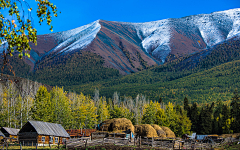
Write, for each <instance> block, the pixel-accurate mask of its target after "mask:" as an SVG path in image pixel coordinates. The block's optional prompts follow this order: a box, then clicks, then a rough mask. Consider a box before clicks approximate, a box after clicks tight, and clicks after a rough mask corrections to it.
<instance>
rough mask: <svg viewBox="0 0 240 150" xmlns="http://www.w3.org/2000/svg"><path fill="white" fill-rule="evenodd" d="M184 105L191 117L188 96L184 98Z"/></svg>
mask: <svg viewBox="0 0 240 150" xmlns="http://www.w3.org/2000/svg"><path fill="white" fill-rule="evenodd" d="M183 103H184V106H183V108H184V110H185V111H186V112H187V116H188V117H189V118H190V114H191V112H190V106H189V104H188V99H187V97H185V98H184V102H183Z"/></svg>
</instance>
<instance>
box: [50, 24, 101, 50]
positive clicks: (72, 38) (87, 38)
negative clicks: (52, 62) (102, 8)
mask: <svg viewBox="0 0 240 150" xmlns="http://www.w3.org/2000/svg"><path fill="white" fill-rule="evenodd" d="M100 29H101V25H100V24H99V21H98V20H97V21H95V22H93V23H90V24H88V25H85V26H82V27H79V28H76V29H73V30H69V31H64V32H58V33H57V34H56V35H54V37H55V38H57V39H58V41H62V42H60V43H59V44H58V46H56V47H55V48H53V49H52V50H51V51H49V52H48V53H52V52H54V53H55V52H57V53H61V52H69V51H72V50H76V49H83V48H84V47H86V46H87V45H88V44H90V43H91V42H92V40H93V39H94V38H95V37H96V35H97V33H98V31H99V30H100Z"/></svg>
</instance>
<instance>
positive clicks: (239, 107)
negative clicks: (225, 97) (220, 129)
mask: <svg viewBox="0 0 240 150" xmlns="http://www.w3.org/2000/svg"><path fill="white" fill-rule="evenodd" d="M230 106H231V118H233V122H232V124H231V129H232V130H233V132H237V133H238V132H240V96H239V95H238V91H237V90H235V91H234V96H233V97H232V102H231V105H230Z"/></svg>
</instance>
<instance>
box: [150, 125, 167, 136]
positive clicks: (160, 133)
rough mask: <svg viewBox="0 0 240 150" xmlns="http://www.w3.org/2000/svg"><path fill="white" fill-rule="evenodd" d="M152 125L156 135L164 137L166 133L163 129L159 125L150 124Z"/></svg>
mask: <svg viewBox="0 0 240 150" xmlns="http://www.w3.org/2000/svg"><path fill="white" fill-rule="evenodd" d="M152 127H153V128H154V129H155V130H156V132H157V135H158V136H159V137H166V133H165V132H164V130H163V129H162V128H161V127H160V126H159V125H156V124H152Z"/></svg>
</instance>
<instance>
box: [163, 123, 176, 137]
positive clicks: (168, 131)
mask: <svg viewBox="0 0 240 150" xmlns="http://www.w3.org/2000/svg"><path fill="white" fill-rule="evenodd" d="M161 128H162V129H163V131H164V132H165V133H166V137H172V138H175V137H176V136H175V134H174V132H172V130H171V129H169V128H168V127H163V126H162V127H161Z"/></svg>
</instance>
